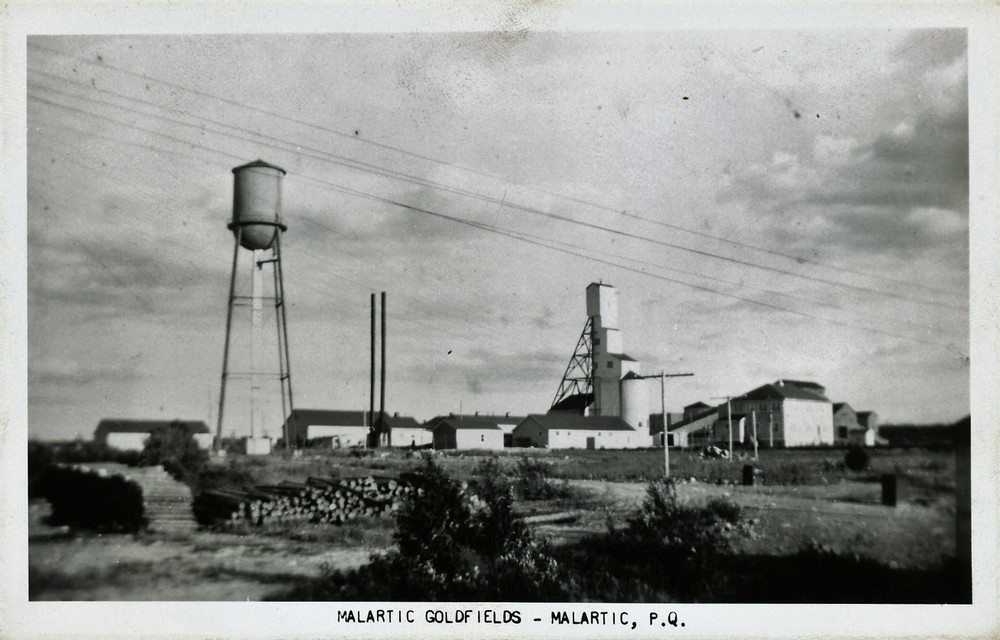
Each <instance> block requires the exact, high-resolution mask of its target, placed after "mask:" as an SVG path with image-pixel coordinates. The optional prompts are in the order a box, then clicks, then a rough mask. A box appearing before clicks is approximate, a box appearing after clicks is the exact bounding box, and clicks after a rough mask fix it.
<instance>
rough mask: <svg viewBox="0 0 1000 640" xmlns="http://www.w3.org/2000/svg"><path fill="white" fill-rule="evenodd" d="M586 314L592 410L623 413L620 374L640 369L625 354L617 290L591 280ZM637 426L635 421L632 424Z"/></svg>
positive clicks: (594, 411)
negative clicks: (619, 322)
mask: <svg viewBox="0 0 1000 640" xmlns="http://www.w3.org/2000/svg"><path fill="white" fill-rule="evenodd" d="M587 316H588V317H589V318H590V321H591V333H590V336H591V338H590V340H591V345H592V355H591V359H592V361H593V364H592V368H591V372H592V376H593V381H594V406H593V410H592V411H593V414H594V415H596V416H621V417H624V414H623V407H622V378H623V377H624V376H625V374H627V373H629V372H634V373H636V374H639V373H640V367H639V363H638V362H636V360H635V359H634V358H632V357H631V356H629V355H626V354H625V350H624V348H623V345H622V333H621V330H620V329H619V328H618V290H617V289H615V288H614V287H612V286H611V285H609V284H604V283H601V282H593V283H591V284H590V286H588V287H587ZM632 426H636V425H632Z"/></svg>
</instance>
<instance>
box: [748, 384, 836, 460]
mask: <svg viewBox="0 0 1000 640" xmlns="http://www.w3.org/2000/svg"><path fill="white" fill-rule="evenodd" d="M730 406H731V410H732V412H733V414H734V415H741V416H745V417H747V418H748V420H747V421H746V422H747V426H752V424H753V423H754V422H756V429H757V441H758V443H759V444H763V445H766V446H774V447H799V446H815V445H824V444H827V445H832V444H833V443H834V429H833V406H832V403H831V402H830V400H829V399H828V398H827V397H826V389H825V388H824V387H823V386H822V385H819V384H816V383H815V382H808V381H803V380H784V379H782V380H778V381H776V382H773V383H770V384H765V385H762V386H760V387H757V388H756V389H753V390H752V391H748V392H747V393H744V394H743V395H741V396H738V397H735V398H733V399H732V400H731V401H730ZM734 431H735V429H734ZM748 435H752V434H747V433H744V436H748ZM734 440H736V438H735V437H734ZM743 440H744V438H740V439H739V441H740V442H742V441H743Z"/></svg>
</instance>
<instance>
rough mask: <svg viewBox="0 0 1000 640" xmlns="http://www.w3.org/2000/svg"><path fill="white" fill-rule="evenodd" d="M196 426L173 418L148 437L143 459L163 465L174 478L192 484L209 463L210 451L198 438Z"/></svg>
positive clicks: (143, 461)
mask: <svg viewBox="0 0 1000 640" xmlns="http://www.w3.org/2000/svg"><path fill="white" fill-rule="evenodd" d="M194 434H195V432H194V430H193V428H192V427H191V426H190V425H188V424H186V423H183V422H180V421H179V420H178V421H174V422H173V423H171V425H170V426H169V427H166V428H164V429H156V430H154V431H153V432H152V433H150V434H149V437H148V438H147V439H146V446H145V447H143V450H142V456H141V463H142V464H144V465H149V466H153V465H163V468H164V469H165V470H166V471H167V472H168V473H170V475H172V476H173V477H174V478H176V479H178V480H181V481H183V482H187V483H189V484H193V483H195V482H196V481H197V477H198V474H199V473H200V472H201V470H202V469H203V468H204V467H205V465H206V464H207V463H208V452H206V451H205V450H203V449H202V448H201V447H200V446H199V445H198V441H197V440H195V437H194Z"/></svg>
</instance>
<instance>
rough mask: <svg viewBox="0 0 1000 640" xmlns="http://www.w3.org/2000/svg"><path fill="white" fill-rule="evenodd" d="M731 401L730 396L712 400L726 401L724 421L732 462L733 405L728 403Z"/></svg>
mask: <svg viewBox="0 0 1000 640" xmlns="http://www.w3.org/2000/svg"><path fill="white" fill-rule="evenodd" d="M732 399H733V397H732V396H716V397H714V398H712V400H725V401H726V419H727V420H728V424H729V428H728V431H729V461H730V462H732V461H733V405H732V404H730V401H731V400H732Z"/></svg>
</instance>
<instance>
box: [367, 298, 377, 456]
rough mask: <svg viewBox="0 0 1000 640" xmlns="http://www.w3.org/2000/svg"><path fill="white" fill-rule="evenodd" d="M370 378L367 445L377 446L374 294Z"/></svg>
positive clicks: (373, 302)
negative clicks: (375, 436)
mask: <svg viewBox="0 0 1000 640" xmlns="http://www.w3.org/2000/svg"><path fill="white" fill-rule="evenodd" d="M371 345H372V348H371V376H370V383H371V385H370V386H369V393H368V427H369V430H368V445H369V446H372V447H374V446H377V443H376V442H374V441H373V438H374V429H375V294H374V293H373V294H372V339H371Z"/></svg>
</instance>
